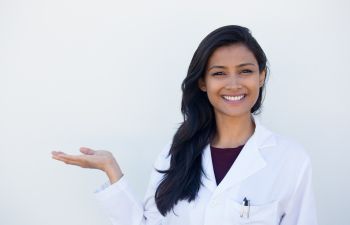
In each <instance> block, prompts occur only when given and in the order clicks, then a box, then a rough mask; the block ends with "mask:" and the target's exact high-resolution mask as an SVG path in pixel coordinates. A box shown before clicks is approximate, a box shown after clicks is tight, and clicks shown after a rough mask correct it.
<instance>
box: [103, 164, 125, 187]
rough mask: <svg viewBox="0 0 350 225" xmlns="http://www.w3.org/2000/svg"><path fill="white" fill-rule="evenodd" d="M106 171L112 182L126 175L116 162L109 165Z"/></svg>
mask: <svg viewBox="0 0 350 225" xmlns="http://www.w3.org/2000/svg"><path fill="white" fill-rule="evenodd" d="M104 171H105V173H106V174H107V176H108V178H109V181H110V183H111V184H113V183H115V182H117V181H118V180H119V179H120V178H121V177H122V176H123V175H124V174H123V173H122V171H121V170H120V168H119V166H118V165H117V164H116V163H112V164H109V165H107V166H106V167H105V169H104Z"/></svg>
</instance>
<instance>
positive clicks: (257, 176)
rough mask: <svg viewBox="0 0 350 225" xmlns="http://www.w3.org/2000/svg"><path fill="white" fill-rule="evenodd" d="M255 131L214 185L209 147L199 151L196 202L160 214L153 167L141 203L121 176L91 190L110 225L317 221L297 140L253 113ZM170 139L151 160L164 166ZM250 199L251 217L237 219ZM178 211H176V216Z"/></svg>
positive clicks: (302, 224)
mask: <svg viewBox="0 0 350 225" xmlns="http://www.w3.org/2000/svg"><path fill="white" fill-rule="evenodd" d="M253 118H254V121H255V124H256V128H255V131H254V134H253V135H252V136H251V137H250V138H249V140H248V141H247V143H246V144H245V146H244V147H243V149H242V151H241V153H240V154H239V155H238V158H237V159H236V161H235V162H234V164H233V165H232V167H231V168H230V170H229V171H228V173H227V174H226V176H225V177H224V179H223V180H222V181H221V183H220V184H219V185H218V186H217V185H216V181H215V176H214V171H213V165H212V159H211V153H210V146H209V145H207V146H206V148H205V149H204V152H203V156H202V157H203V162H202V163H203V169H204V171H205V173H206V174H207V177H205V176H202V182H203V184H204V185H203V186H201V188H200V190H199V193H198V197H197V198H196V200H195V201H192V202H190V203H189V202H187V201H179V202H178V204H177V205H176V206H175V207H174V210H173V211H171V212H170V213H168V214H167V215H166V217H163V216H162V215H161V214H160V213H159V211H158V209H157V207H156V204H155V201H154V193H155V190H156V188H157V186H158V183H159V181H160V180H161V178H162V174H160V173H158V172H156V171H155V170H153V171H152V174H151V177H150V182H149V185H148V188H147V191H146V195H145V198H144V201H143V202H140V201H138V200H137V199H136V198H135V197H134V194H133V191H132V190H131V189H130V187H129V186H128V183H127V177H126V176H125V175H124V176H123V177H122V178H121V179H120V180H119V181H118V182H116V183H114V184H112V185H110V183H109V182H106V183H105V184H104V185H103V186H102V187H101V188H100V189H97V190H96V191H95V193H94V196H95V198H96V200H97V201H98V203H99V205H100V207H101V208H102V210H103V211H104V212H105V213H106V214H107V216H108V218H109V219H110V221H111V222H112V224H113V225H165V224H167V225H217V224H220V225H236V224H237V225H238V224H250V225H317V219H316V210H315V204H314V195H313V188H312V177H311V176H312V170H311V163H310V158H309V156H308V155H307V154H306V152H305V151H304V149H303V147H302V146H301V145H300V144H298V143H297V142H295V141H293V140H291V139H289V138H286V137H283V136H281V135H278V134H276V133H274V132H272V131H270V130H268V129H267V128H265V127H264V126H263V125H262V124H261V123H260V122H259V119H258V118H257V117H256V116H254V117H253ZM169 149H170V143H168V144H167V146H165V148H164V149H163V151H162V152H161V153H160V154H159V156H158V158H157V160H156V161H155V164H154V166H155V168H158V169H167V168H168V166H169V158H170V157H168V158H167V157H166V155H167V153H168V151H169ZM245 197H246V198H247V199H248V200H250V205H251V206H250V211H249V217H247V214H244V215H243V217H241V215H240V213H241V208H242V206H241V203H242V201H243V199H244V198H245ZM175 214H176V215H175Z"/></svg>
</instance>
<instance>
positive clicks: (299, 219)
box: [280, 158, 318, 225]
mask: <svg viewBox="0 0 350 225" xmlns="http://www.w3.org/2000/svg"><path fill="white" fill-rule="evenodd" d="M280 224H281V225H317V224H318V223H317V216H316V207H315V201H314V193H313V188H312V169H311V162H310V159H309V158H307V159H306V160H305V162H304V165H303V167H302V170H301V173H300V176H299V179H298V182H297V185H296V188H295V190H294V193H293V194H292V196H291V198H290V201H289V204H288V205H287V208H286V210H285V213H284V216H283V218H282V221H281V223H280Z"/></svg>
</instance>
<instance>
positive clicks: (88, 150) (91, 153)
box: [80, 147, 95, 155]
mask: <svg viewBox="0 0 350 225" xmlns="http://www.w3.org/2000/svg"><path fill="white" fill-rule="evenodd" d="M80 152H81V153H84V154H86V155H93V154H95V151H94V150H92V149H91V148H86V147H81V148H80Z"/></svg>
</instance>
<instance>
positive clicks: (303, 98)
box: [0, 0, 350, 225]
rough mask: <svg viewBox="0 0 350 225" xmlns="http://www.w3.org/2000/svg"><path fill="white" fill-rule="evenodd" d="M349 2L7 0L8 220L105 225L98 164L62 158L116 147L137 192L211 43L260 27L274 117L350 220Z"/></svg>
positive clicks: (268, 114) (0, 19) (4, 152)
mask: <svg viewBox="0 0 350 225" xmlns="http://www.w3.org/2000/svg"><path fill="white" fill-rule="evenodd" d="M349 6H350V4H349V2H348V1H345V0H344V1H341V0H332V1H316V0H309V1H305V0H294V1H278V0H276V1H274V0H264V1H258V0H255V1H254V0H251V1H232V0H230V1H222V0H218V1H203V0H201V1H150V0H148V1H117V0H114V1H112V0H102V1H101V0H100V1H97V0H96V1H92V0H89V1H86V0H84V1H83V0H61V1H46V0H22V1H21V0H11V1H10V0H1V1H0V107H1V108H0V153H1V155H0V179H1V184H0V224H1V225H23V224H25V225H38V224H50V225H61V224H71V225H73V224H74V225H79V224H84V225H96V224H99V225H103V224H104V225H107V224H109V221H108V219H107V218H106V217H105V216H104V214H103V212H101V211H100V210H99V208H98V207H97V205H96V202H95V201H94V199H93V192H94V190H95V189H96V188H97V187H99V186H100V185H101V184H102V183H103V182H105V181H106V180H107V177H106V176H105V175H104V174H103V173H102V172H100V171H96V170H91V169H82V168H79V167H74V166H68V165H65V164H64V163H61V162H58V161H55V160H53V159H51V154H50V152H51V151H52V150H62V151H65V152H68V153H71V154H79V152H78V151H79V150H78V149H79V147H80V146H88V147H91V148H94V149H107V150H110V151H112V152H113V154H114V155H115V157H116V158H117V160H118V161H119V163H120V165H121V167H122V169H123V171H124V173H125V174H126V176H127V177H128V179H129V182H130V184H131V185H132V186H133V188H134V191H135V193H136V195H137V197H138V198H140V199H141V198H142V197H143V194H144V191H145V188H146V185H147V182H148V178H149V173H150V171H151V169H152V163H153V160H154V159H155V157H156V155H157V154H158V152H159V151H160V150H161V149H162V147H163V146H164V145H165V144H166V143H167V142H168V141H169V140H170V139H171V137H172V135H173V134H174V132H175V131H176V129H177V127H178V125H179V123H180V122H181V119H182V116H181V114H180V102H181V89H180V85H181V82H182V80H183V79H184V77H185V76H186V72H187V67H188V65H189V63H190V60H191V58H192V55H193V53H194V51H195V49H196V48H197V46H198V44H199V42H200V41H201V40H202V39H203V38H204V37H205V36H206V35H207V34H208V33H209V32H211V31H212V30H214V29H216V28H218V27H220V26H223V25H228V24H238V25H243V26H246V27H248V28H250V29H251V30H252V33H253V35H254V36H255V37H256V39H257V40H258V42H259V43H260V44H261V46H262V48H263V49H264V50H265V52H266V54H267V57H268V59H269V62H270V68H271V74H270V79H269V80H268V82H267V93H266V99H265V102H264V108H263V113H262V115H261V120H262V122H263V123H264V124H265V125H266V126H267V127H269V128H270V129H271V130H274V131H275V132H279V133H282V134H285V135H288V136H290V137H292V138H294V139H296V140H298V141H299V142H301V143H302V144H303V145H304V146H305V148H306V150H307V152H308V153H309V154H310V156H311V159H312V163H313V175H314V176H313V178H314V189H315V195H316V201H317V207H318V208H317V211H318V216H319V221H320V224H322V225H327V224H336V225H345V224H349V215H348V203H349V200H350V199H349V194H348V190H350V183H349V172H350V170H349V169H350V168H349V167H350V166H349V165H350V164H349V158H350V154H349V147H348V145H349V144H348V140H349V133H350V128H349V127H350V120H349V116H348V115H349V112H348V111H349V109H350V101H349V97H350V95H349V92H348V91H349V83H350V73H349V59H350V53H349V52H350V44H349V42H348V41H349V40H350V28H349V27H350V26H349V21H350V14H349V9H350V7H349Z"/></svg>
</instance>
